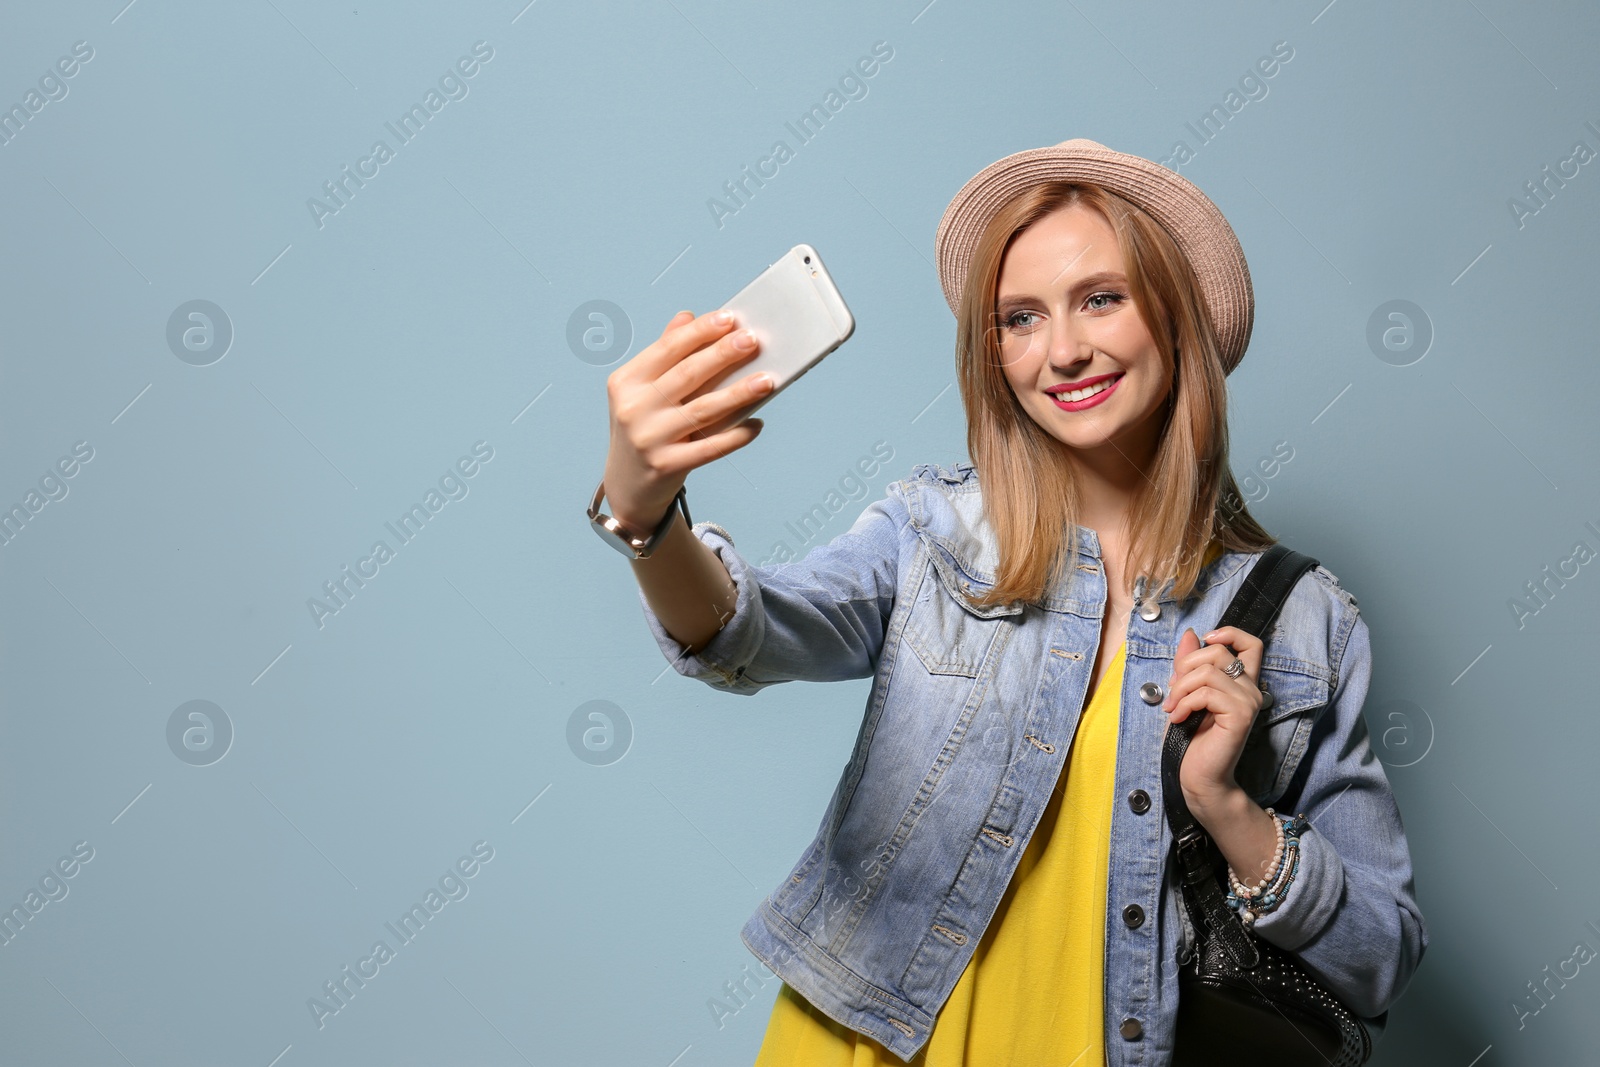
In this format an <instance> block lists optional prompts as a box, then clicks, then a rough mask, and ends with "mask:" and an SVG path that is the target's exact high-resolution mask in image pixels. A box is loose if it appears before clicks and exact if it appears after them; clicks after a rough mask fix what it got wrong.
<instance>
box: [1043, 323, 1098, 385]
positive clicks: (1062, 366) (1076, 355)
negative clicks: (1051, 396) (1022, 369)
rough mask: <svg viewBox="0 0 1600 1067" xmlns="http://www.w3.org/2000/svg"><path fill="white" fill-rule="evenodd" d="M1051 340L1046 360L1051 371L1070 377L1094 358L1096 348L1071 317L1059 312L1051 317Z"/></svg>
mask: <svg viewBox="0 0 1600 1067" xmlns="http://www.w3.org/2000/svg"><path fill="white" fill-rule="evenodd" d="M1049 338H1050V339H1049V342H1048V343H1049V350H1048V352H1047V353H1046V358H1047V359H1048V360H1049V361H1050V367H1051V369H1053V370H1055V371H1056V372H1057V373H1059V374H1061V375H1063V376H1067V377H1070V376H1071V371H1072V369H1073V368H1075V367H1082V366H1083V364H1085V363H1087V362H1088V361H1089V360H1090V359H1093V358H1094V347H1093V346H1092V345H1091V344H1090V343H1089V340H1088V338H1087V337H1086V336H1084V331H1083V327H1082V326H1081V325H1079V324H1078V323H1077V322H1075V321H1074V320H1073V317H1072V316H1071V315H1066V314H1061V313H1060V312H1058V313H1057V314H1055V315H1052V316H1051V317H1050V327H1049Z"/></svg>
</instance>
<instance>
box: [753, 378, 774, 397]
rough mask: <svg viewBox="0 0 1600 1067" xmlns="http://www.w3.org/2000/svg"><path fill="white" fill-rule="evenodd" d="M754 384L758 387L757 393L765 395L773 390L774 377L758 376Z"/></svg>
mask: <svg viewBox="0 0 1600 1067" xmlns="http://www.w3.org/2000/svg"><path fill="white" fill-rule="evenodd" d="M753 384H754V385H755V387H756V392H758V393H764V392H766V391H767V390H768V389H771V388H772V375H770V374H758V375H756V380H755V382H754V383H753Z"/></svg>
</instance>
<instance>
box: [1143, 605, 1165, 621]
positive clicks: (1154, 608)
mask: <svg viewBox="0 0 1600 1067" xmlns="http://www.w3.org/2000/svg"><path fill="white" fill-rule="evenodd" d="M1139 618H1141V619H1143V620H1144V621H1145V622H1155V621H1156V620H1157V619H1159V618H1161V605H1160V604H1159V603H1157V602H1156V601H1154V600H1147V601H1145V605H1144V607H1142V608H1140V609H1139Z"/></svg>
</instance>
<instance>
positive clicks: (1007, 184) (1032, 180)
mask: <svg viewBox="0 0 1600 1067" xmlns="http://www.w3.org/2000/svg"><path fill="white" fill-rule="evenodd" d="M1047 181H1085V182H1093V183H1095V184H1097V185H1101V186H1104V187H1105V188H1106V189H1109V190H1110V191H1111V192H1113V193H1116V194H1117V195H1118V196H1120V197H1122V198H1123V199H1125V200H1128V201H1131V202H1132V203H1134V204H1136V205H1138V206H1139V207H1140V208H1141V209H1142V210H1143V211H1144V212H1145V213H1146V214H1148V215H1149V216H1150V217H1151V218H1153V219H1155V220H1156V222H1157V223H1158V224H1160V226H1161V227H1162V229H1164V230H1166V231H1167V233H1168V234H1170V235H1171V236H1172V239H1173V241H1175V242H1176V243H1177V245H1178V247H1179V248H1180V249H1181V250H1182V251H1183V253H1184V255H1185V256H1187V257H1188V259H1189V263H1190V264H1191V265H1192V266H1193V267H1194V272H1195V275H1196V277H1198V278H1199V280H1200V292H1201V294H1202V296H1203V297H1204V299H1205V302H1206V310H1207V311H1208V312H1210V314H1211V322H1212V325H1213V326H1214V327H1215V328H1216V331H1217V345H1218V348H1219V349H1220V351H1221V353H1222V369H1223V373H1224V374H1228V373H1231V372H1232V371H1233V368H1234V367H1237V366H1238V365H1239V361H1240V360H1241V359H1243V358H1244V350H1245V347H1246V346H1247V345H1248V344H1249V343H1250V328H1251V326H1252V325H1253V323H1254V321H1255V296H1254V294H1253V293H1252V291H1251V288H1250V268H1249V266H1248V265H1246V263H1245V259H1244V249H1243V248H1241V247H1240V245H1239V238H1238V237H1237V236H1236V235H1235V234H1234V232H1233V227H1231V226H1229V225H1228V220H1227V219H1225V218H1223V217H1222V212H1221V211H1220V210H1218V208H1217V205H1215V204H1213V203H1212V202H1211V201H1210V199H1208V198H1207V197H1206V195H1205V194H1204V193H1202V192H1201V191H1200V190H1199V188H1197V187H1196V186H1195V184H1194V183H1193V182H1191V181H1189V180H1188V179H1187V178H1184V177H1181V176H1180V175H1178V174H1177V173H1176V172H1174V171H1170V170H1168V169H1167V168H1166V167H1163V166H1161V165H1160V164H1159V163H1152V162H1151V161H1150V160H1148V159H1142V158H1140V157H1139V156H1131V155H1128V154H1127V153H1125V152H1117V151H1114V150H1112V149H1110V148H1107V147H1106V146H1105V145H1103V144H1098V143H1096V142H1094V141H1091V140H1089V139H1087V138H1084V137H1075V138H1073V139H1072V140H1070V141H1062V142H1061V143H1060V144H1058V145H1056V146H1054V147H1053V148H1030V149H1028V150H1027V151H1025V152H1017V153H1015V154H1013V155H1009V156H1006V157H1005V158H1004V159H1001V160H997V161H995V162H994V163H991V164H989V165H988V166H987V167H985V168H983V170H981V171H979V172H978V173H977V174H975V175H974V176H973V177H972V178H971V179H970V180H969V181H968V182H967V184H965V185H963V186H962V187H961V191H960V192H958V193H956V195H955V199H953V200H951V201H950V206H949V207H947V208H946V209H945V212H944V218H942V219H940V220H939V232H938V234H937V236H935V237H934V250H935V254H936V258H937V261H938V265H939V284H940V285H941V286H943V287H944V298H945V300H946V302H948V303H949V305H950V310H951V311H952V312H955V313H956V314H957V315H959V314H960V311H959V308H960V307H961V291H962V289H963V288H964V287H965V286H966V283H967V269H968V267H969V266H970V264H971V262H972V253H973V251H974V250H975V249H976V248H977V247H978V239H979V238H980V237H981V236H982V235H983V231H984V230H985V228H987V227H988V225H989V223H990V221H991V220H993V218H994V217H995V215H996V214H997V213H998V212H999V211H1000V209H1001V208H1002V207H1003V206H1004V205H1005V204H1006V203H1007V202H1009V201H1010V200H1011V199H1012V198H1013V197H1015V196H1016V195H1017V194H1018V193H1020V192H1022V191H1023V190H1024V189H1026V188H1028V187H1029V186H1032V185H1037V184H1039V183H1040V182H1047Z"/></svg>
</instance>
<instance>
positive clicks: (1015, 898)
mask: <svg viewBox="0 0 1600 1067" xmlns="http://www.w3.org/2000/svg"><path fill="white" fill-rule="evenodd" d="M1126 651H1127V644H1126V643H1124V644H1123V645H1122V646H1121V647H1120V648H1118V649H1117V652H1116V655H1115V656H1114V657H1112V660H1111V662H1110V663H1109V664H1107V665H1106V670H1105V674H1104V676H1103V677H1102V678H1101V679H1100V683H1099V685H1098V686H1096V688H1095V691H1094V694H1093V695H1092V696H1091V697H1090V699H1089V703H1088V707H1087V708H1086V709H1085V710H1084V713H1083V716H1082V719H1081V720H1080V722H1079V723H1078V729H1077V733H1076V735H1075V736H1074V738H1073V740H1072V749H1071V752H1070V754H1069V758H1068V763H1067V766H1066V767H1065V768H1063V770H1062V774H1061V777H1060V779H1059V780H1058V782H1057V783H1056V788H1055V791H1054V792H1052V793H1051V794H1050V800H1049V802H1048V803H1047V804H1046V805H1045V809H1044V814H1043V815H1042V816H1040V819H1039V826H1038V828H1037V829H1036V830H1034V833H1033V836H1032V837H1031V838H1029V840H1028V847H1027V849H1026V850H1025V851H1024V852H1023V854H1022V858H1021V861H1020V862H1019V863H1018V864H1017V870H1016V873H1015V875H1013V877H1012V879H1011V884H1010V885H1009V886H1007V888H1006V892H1005V895H1004V896H1003V897H1002V898H1001V900H1000V906H999V909H998V910H997V911H996V912H995V915H994V918H993V920H991V921H990V923H989V925H988V927H987V928H986V929H985V930H984V934H983V937H982V938H981V939H980V940H979V942H978V947H977V949H976V950H975V951H974V952H973V955H972V959H971V960H970V961H969V962H968V964H967V967H966V970H964V971H963V972H962V974H961V978H960V979H959V980H958V981H957V982H956V985H955V988H954V989H953V990H952V991H951V993H950V998H949V1000H948V1001H947V1002H946V1003H945V1005H944V1007H943V1008H941V1009H940V1011H939V1015H938V1018H937V1019H936V1020H935V1023H934V1027H933V1034H932V1035H931V1036H930V1037H929V1038H928V1043H927V1044H926V1045H925V1046H923V1048H922V1050H921V1051H920V1052H918V1053H917V1055H916V1056H915V1057H914V1058H913V1059H912V1060H911V1063H912V1064H914V1065H917V1067H958V1065H964V1064H971V1065H975V1067H989V1065H991V1064H1045V1063H1050V1064H1061V1065H1063V1067H1067V1065H1070V1067H1102V1064H1103V1063H1104V1062H1105V1020H1104V1018H1103V1014H1104V1007H1103V1004H1104V994H1103V988H1102V987H1103V983H1104V981H1105V938H1106V876H1107V865H1108V863H1109V862H1110V851H1111V812H1112V806H1113V790H1114V789H1115V785H1116V764H1117V725H1118V716H1119V712H1120V710H1121V709H1120V704H1121V701H1120V699H1119V698H1120V695H1121V693H1122V674H1123V670H1122V668H1123V661H1124V658H1125V656H1124V654H1125V653H1126ZM755 1067H903V1063H902V1061H901V1060H900V1058H899V1057H898V1056H896V1055H894V1053H892V1052H890V1051H889V1050H888V1049H886V1048H884V1047H883V1046H882V1045H881V1044H879V1043H878V1042H877V1041H875V1040H873V1039H872V1038H870V1037H863V1036H862V1035H860V1034H858V1033H856V1032H855V1031H854V1030H851V1029H850V1028H849V1027H847V1026H844V1025H843V1024H841V1023H838V1022H836V1021H834V1020H833V1019H831V1018H829V1017H828V1016H827V1015H824V1014H823V1013H822V1012H821V1011H819V1010H817V1008H816V1007H814V1006H813V1005H812V1004H811V1002H810V1001H808V1000H806V999H805V997H803V996H801V995H800V994H799V993H797V992H795V991H794V989H792V988H791V987H790V986H789V985H788V983H783V984H782V985H780V986H779V988H778V999H777V1002H776V1003H775V1004H774V1005H773V1007H772V1015H771V1018H770V1019H769V1020H768V1023H767V1033H766V1037H765V1039H764V1040H763V1042H762V1045H761V1052H760V1054H759V1055H758V1056H757V1057H756V1062H755Z"/></svg>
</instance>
